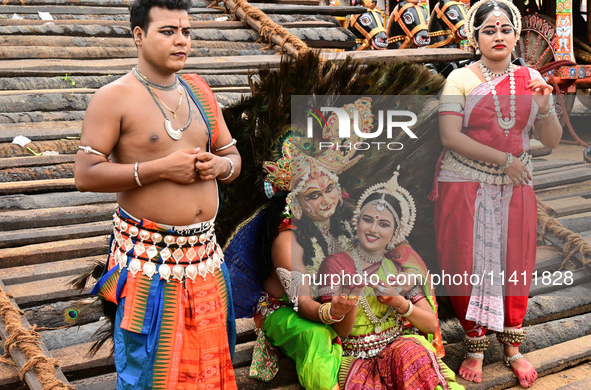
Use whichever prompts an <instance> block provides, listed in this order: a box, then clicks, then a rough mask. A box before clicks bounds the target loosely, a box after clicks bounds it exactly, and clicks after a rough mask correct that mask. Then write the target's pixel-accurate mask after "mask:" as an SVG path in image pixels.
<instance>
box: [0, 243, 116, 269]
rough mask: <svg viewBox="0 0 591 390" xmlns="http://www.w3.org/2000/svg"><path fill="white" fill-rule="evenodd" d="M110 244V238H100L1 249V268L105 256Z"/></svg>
mask: <svg viewBox="0 0 591 390" xmlns="http://www.w3.org/2000/svg"><path fill="white" fill-rule="evenodd" d="M108 243H109V237H108V236H100V237H89V238H78V239H74V240H67V241H61V242H53V243H52V242H49V243H43V244H33V245H25V246H22V247H20V248H4V249H0V268H10V267H20V266H24V265H31V264H41V263H50V262H52V261H59V260H67V259H72V258H76V257H88V256H98V255H104V254H105V253H107V249H108V248H107V245H108Z"/></svg>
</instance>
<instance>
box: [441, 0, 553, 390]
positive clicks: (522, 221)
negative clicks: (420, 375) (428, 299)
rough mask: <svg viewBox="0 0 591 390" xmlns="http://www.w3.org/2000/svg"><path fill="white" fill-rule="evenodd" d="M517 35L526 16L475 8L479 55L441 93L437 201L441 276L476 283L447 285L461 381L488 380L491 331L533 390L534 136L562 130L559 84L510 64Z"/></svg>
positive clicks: (472, 34) (481, 5) (496, 7)
mask: <svg viewBox="0 0 591 390" xmlns="http://www.w3.org/2000/svg"><path fill="white" fill-rule="evenodd" d="M520 31H521V16H520V14H519V11H518V10H517V8H516V7H515V6H514V5H513V4H512V3H510V2H508V1H505V0H496V1H494V0H482V1H479V2H478V3H476V4H474V6H472V8H471V9H470V12H469V13H468V16H467V32H468V37H469V40H470V44H471V45H472V47H474V48H475V49H476V52H477V53H479V52H480V53H481V54H482V56H481V59H480V61H478V62H476V63H474V64H472V65H470V66H468V67H466V68H463V69H458V70H455V71H454V72H452V73H451V74H450V75H449V77H448V79H447V81H446V84H445V87H444V89H443V91H442V96H441V104H440V107H439V115H440V116H439V127H440V133H441V142H442V144H443V145H444V146H445V147H446V150H445V151H444V152H443V154H442V156H441V159H440V163H439V165H438V173H437V177H436V182H435V186H434V189H433V191H432V193H431V199H432V200H434V201H436V203H435V229H436V237H437V255H438V261H439V265H440V268H441V272H442V273H443V272H445V273H446V274H451V275H454V274H461V275H464V274H467V275H472V276H473V277H471V278H469V283H466V282H464V283H465V284H461V285H454V286H450V285H446V288H447V291H448V294H449V295H450V299H451V302H452V304H453V306H454V309H455V312H456V314H457V316H458V318H459V319H460V322H461V323H462V326H463V328H464V331H465V338H464V343H465V347H466V350H467V354H466V359H465V360H464V362H463V363H462V366H461V368H460V371H459V374H460V376H461V377H463V378H464V379H467V380H470V381H474V382H480V381H481V375H482V362H483V359H484V353H483V352H484V351H485V350H486V349H487V348H488V346H489V343H490V341H489V340H488V339H487V337H486V333H487V330H492V331H495V332H497V340H498V341H499V342H501V343H502V344H504V354H505V363H506V364H507V365H508V366H510V367H511V368H512V369H513V371H514V372H515V374H516V375H517V377H518V378H519V382H520V384H521V385H522V386H524V387H529V386H531V385H532V384H533V383H534V381H535V380H536V378H537V376H538V374H537V372H536V371H535V369H534V367H533V366H532V364H531V363H529V362H528V361H526V360H525V359H524V358H523V356H522V355H521V354H520V353H519V345H520V344H521V342H522V341H523V339H524V336H525V331H524V330H523V329H522V328H521V326H522V322H523V318H524V316H525V312H526V310H527V300H528V293H529V287H530V283H531V274H532V272H533V271H534V267H535V260H536V239H537V235H536V224H537V208H536V199H535V194H534V190H533V187H532V164H531V156H530V155H529V153H528V149H529V138H530V129H531V128H532V126H533V128H534V135H535V136H536V137H537V138H538V139H539V140H540V141H541V142H542V143H543V144H544V145H545V146H547V147H549V148H555V147H556V146H557V145H558V143H559V141H560V138H561V136H562V128H561V126H560V124H559V121H558V120H557V118H556V114H555V111H554V109H553V107H552V105H551V102H550V94H551V93H552V87H551V86H549V85H548V84H546V83H545V82H544V81H543V80H542V78H541V76H540V74H539V73H538V72H537V71H536V70H533V69H528V68H526V67H521V66H515V65H513V64H512V63H511V52H512V51H513V48H514V47H515V45H516V44H517V42H518V39H519V33H520ZM482 275H486V277H484V278H483V280H480V279H479V280H476V277H482ZM480 282H482V284H480Z"/></svg>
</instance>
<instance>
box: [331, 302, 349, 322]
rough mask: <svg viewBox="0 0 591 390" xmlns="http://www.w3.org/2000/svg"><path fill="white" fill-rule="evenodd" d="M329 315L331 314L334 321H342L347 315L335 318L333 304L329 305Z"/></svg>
mask: <svg viewBox="0 0 591 390" xmlns="http://www.w3.org/2000/svg"><path fill="white" fill-rule="evenodd" d="M328 315H330V319H331V320H333V321H334V322H341V321H342V320H343V319H344V318H345V316H342V317H341V318H335V317H334V316H333V315H332V304H331V305H330V306H329V307H328Z"/></svg>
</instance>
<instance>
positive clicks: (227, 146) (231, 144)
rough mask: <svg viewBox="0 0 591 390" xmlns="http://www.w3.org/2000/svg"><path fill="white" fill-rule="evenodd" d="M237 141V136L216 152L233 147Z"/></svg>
mask: <svg viewBox="0 0 591 390" xmlns="http://www.w3.org/2000/svg"><path fill="white" fill-rule="evenodd" d="M236 142H237V141H236V139H235V138H232V142H230V143H229V144H227V145H224V146H221V147H219V148H217V149H215V150H214V152H221V151H222V150H225V149H228V148H231V147H232V146H234V145H236Z"/></svg>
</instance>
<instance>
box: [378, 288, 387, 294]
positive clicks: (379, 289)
mask: <svg viewBox="0 0 591 390" xmlns="http://www.w3.org/2000/svg"><path fill="white" fill-rule="evenodd" d="M378 291H379V292H380V293H382V294H385V293H386V291H388V290H386V287H384V286H378Z"/></svg>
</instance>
